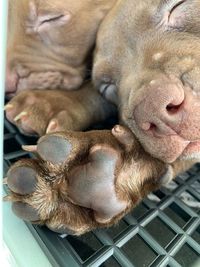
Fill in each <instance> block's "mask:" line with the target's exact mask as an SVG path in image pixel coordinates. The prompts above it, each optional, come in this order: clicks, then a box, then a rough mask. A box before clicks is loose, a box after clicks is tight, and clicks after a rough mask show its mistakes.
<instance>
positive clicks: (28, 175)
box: [7, 166, 37, 195]
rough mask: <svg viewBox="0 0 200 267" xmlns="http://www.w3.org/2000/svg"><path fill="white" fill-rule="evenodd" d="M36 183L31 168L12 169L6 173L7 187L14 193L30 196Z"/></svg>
mask: <svg viewBox="0 0 200 267" xmlns="http://www.w3.org/2000/svg"><path fill="white" fill-rule="evenodd" d="M36 183H37V179H36V172H35V170H34V169H32V168H31V167H27V166H20V167H14V168H11V169H10V170H9V172H8V178H7V185H8V187H9V189H10V190H11V191H13V192H14V193H17V194H20V195H27V194H31V193H33V192H34V191H35V187H36Z"/></svg>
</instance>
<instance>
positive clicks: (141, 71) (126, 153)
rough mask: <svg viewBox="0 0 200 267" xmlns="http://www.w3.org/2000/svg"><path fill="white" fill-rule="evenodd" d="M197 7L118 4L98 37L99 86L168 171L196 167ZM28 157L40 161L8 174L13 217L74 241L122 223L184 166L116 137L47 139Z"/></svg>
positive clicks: (120, 131)
mask: <svg viewBox="0 0 200 267" xmlns="http://www.w3.org/2000/svg"><path fill="white" fill-rule="evenodd" d="M198 3H199V1H191V2H190V4H188V2H187V1H184V2H183V1H181V2H178V3H175V1H169V3H167V4H166V2H164V1H158V0H157V1H156V0H154V1H150V0H149V1H140V3H138V2H136V1H130V0H123V1H119V2H118V3H117V4H116V6H115V7H114V9H113V10H112V11H111V12H110V13H109V14H108V16H107V18H106V19H105V21H104V23H103V25H102V27H101V29H100V31H99V34H98V40H97V49H96V57H95V64H94V71H93V77H94V81H95V84H96V86H97V87H98V89H99V90H100V92H101V93H102V94H103V95H104V97H105V98H106V99H108V100H109V101H112V102H113V103H115V104H117V105H118V106H119V110H120V113H121V118H122V122H123V123H124V124H126V125H128V126H129V127H130V129H131V130H132V132H134V133H135V134H136V135H137V137H138V139H139V140H140V142H141V143H142V144H143V146H144V148H145V149H146V150H147V151H149V152H150V153H151V154H152V155H154V156H155V157H158V158H159V159H162V160H164V161H166V162H173V161H174V160H175V159H177V158H179V157H180V156H183V157H190V158H192V157H198V154H197V153H195V152H196V151H197V152H198V151H199V150H198V142H197V143H196V140H198V138H199V136H198V134H199V128H198V126H199V121H198V112H199V106H198V96H196V95H195V94H194V93H192V89H193V90H194V91H195V90H196V91H197V90H198V86H197V87H195V85H197V84H198V80H197V76H196V71H197V72H198V57H199V56H198V52H196V50H194V48H196V46H197V47H198V45H199V40H198V33H197V29H196V28H195V27H194V26H193V24H192V23H193V22H191V21H192V20H195V18H196V13H195V14H194V16H193V15H191V16H190V19H191V21H190V20H189V22H188V21H187V18H188V16H187V12H186V11H187V10H190V8H191V10H190V11H191V12H192V10H193V7H195V9H194V10H195V12H197V10H198ZM199 13H200V11H199ZM182 17H183V19H182ZM166 18H167V19H166ZM178 18H179V19H178ZM181 19H182V20H181ZM181 22H182V24H181ZM187 22H188V23H187ZM195 23H196V21H195ZM177 36H178V37H177ZM113 40H114V41H113ZM173 42H174V44H173ZM194 44H195V46H194ZM177 45H178V48H177ZM186 48H187V49H186ZM189 48H190V49H191V50H189ZM184 49H185V50H184ZM162 53H164V54H162ZM186 63H187V64H186ZM192 63H193V64H192ZM171 74H173V76H172V75H171ZM183 77H188V78H185V80H184V79H183ZM195 77H196V78H195ZM152 80H153V81H152ZM19 96H20V95H19ZM70 97H71V96H69V98H70ZM117 97H118V99H117ZM156 99H157V101H155V100H156ZM13 101H14V100H13ZM17 102H18V101H16V103H17ZM12 103H13V102H11V104H12ZM14 105H15V103H14V104H13V106H11V107H10V108H9V109H10V112H11V111H12V110H14V108H15V107H14ZM191 106H192V107H193V109H195V113H192V112H191V110H192V108H191ZM94 111H95V109H94ZM96 111H97V112H98V106H97V108H96ZM22 115H23V114H21V115H20V116H19V117H20V119H22V118H23V116H22ZM26 115H27V114H25V116H26ZM19 117H18V118H19ZM16 120H17V119H16ZM22 122H23V121H22ZM189 124H191V129H192V131H191V130H189V127H188V126H189ZM43 128H45V127H43ZM47 129H48V128H47ZM194 129H195V131H194ZM193 141H195V142H193ZM186 147H187V148H186ZM26 149H28V150H33V151H36V152H37V153H38V160H23V161H19V162H18V163H16V164H15V165H14V166H13V167H12V168H11V169H10V171H9V173H8V179H7V182H8V186H9V188H10V190H11V194H10V196H9V197H8V198H9V199H10V200H12V201H13V202H14V204H13V209H14V211H15V213H16V214H17V215H18V216H20V217H22V218H24V219H26V220H29V221H34V222H38V223H45V224H46V225H48V226H49V227H50V228H51V229H54V230H58V231H61V232H65V231H67V230H69V231H72V232H73V233H75V234H81V233H83V232H85V231H88V230H90V229H92V228H95V227H99V226H107V225H110V224H112V223H114V222H116V221H118V219H119V218H121V217H122V216H123V215H124V214H125V213H126V212H128V211H129V210H130V209H131V208H132V207H134V206H135V205H136V204H137V203H138V201H140V200H141V198H142V197H144V196H145V195H146V194H147V193H148V192H150V191H151V190H154V189H156V188H157V187H158V186H160V185H161V184H162V183H165V182H167V181H169V180H170V179H172V177H173V176H174V174H176V172H177V171H180V169H181V165H182V164H179V162H178V163H175V164H171V166H169V165H167V164H165V163H162V162H161V161H159V160H157V159H153V158H151V157H150V156H149V155H148V154H147V153H146V152H145V151H144V150H143V149H142V148H141V147H140V146H139V144H138V143H137V141H136V140H135V138H134V136H133V135H132V133H131V132H130V131H129V130H128V129H126V128H121V127H117V128H114V129H113V130H112V133H110V132H107V131H106V132H89V133H57V134H50V135H47V136H45V137H43V138H42V139H40V140H39V143H38V146H37V147H31V148H26ZM188 164H190V163H188ZM185 166H186V165H185ZM104 196H106V197H104Z"/></svg>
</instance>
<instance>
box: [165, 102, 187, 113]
mask: <svg viewBox="0 0 200 267" xmlns="http://www.w3.org/2000/svg"><path fill="white" fill-rule="evenodd" d="M182 104H183V102H182V103H181V104H179V105H174V104H172V103H170V104H169V105H167V107H166V110H167V111H168V112H169V113H171V114H173V113H176V112H178V111H179V110H180V108H181V106H182Z"/></svg>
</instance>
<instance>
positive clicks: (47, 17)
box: [38, 14, 64, 24]
mask: <svg viewBox="0 0 200 267" xmlns="http://www.w3.org/2000/svg"><path fill="white" fill-rule="evenodd" d="M62 17H64V15H63V14H57V15H56V14H55V15H53V14H52V15H43V16H39V17H38V22H39V24H42V23H46V22H51V21H52V22H53V21H55V20H57V19H60V18H62Z"/></svg>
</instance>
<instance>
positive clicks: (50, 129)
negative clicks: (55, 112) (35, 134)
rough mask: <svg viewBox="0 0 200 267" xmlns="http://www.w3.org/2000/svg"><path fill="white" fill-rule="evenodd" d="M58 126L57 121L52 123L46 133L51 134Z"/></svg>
mask: <svg viewBox="0 0 200 267" xmlns="http://www.w3.org/2000/svg"><path fill="white" fill-rule="evenodd" d="M57 126H58V123H57V121H55V120H52V121H50V123H49V125H48V127H47V130H46V133H50V132H52V131H54V130H55V129H56V127H57Z"/></svg>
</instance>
